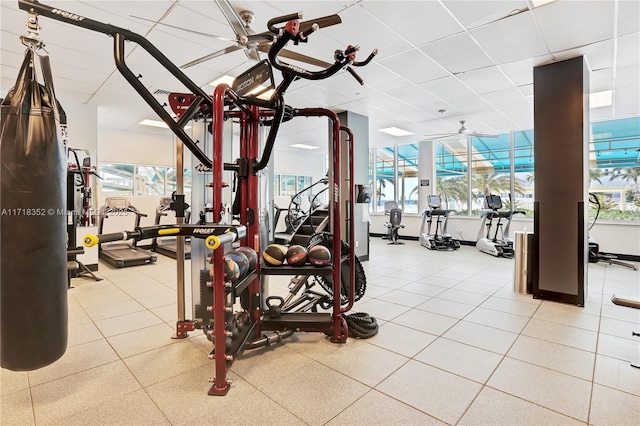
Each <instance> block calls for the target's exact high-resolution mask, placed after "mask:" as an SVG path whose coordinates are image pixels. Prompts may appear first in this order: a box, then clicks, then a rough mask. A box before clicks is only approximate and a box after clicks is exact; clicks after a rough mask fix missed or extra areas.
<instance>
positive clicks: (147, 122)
mask: <svg viewBox="0 0 640 426" xmlns="http://www.w3.org/2000/svg"><path fill="white" fill-rule="evenodd" d="M138 124H142V125H143V126H151V127H164V128H165V129H168V128H169V126H167V125H166V124H165V122H164V121H159V120H142V121H141V122H140V123H138Z"/></svg>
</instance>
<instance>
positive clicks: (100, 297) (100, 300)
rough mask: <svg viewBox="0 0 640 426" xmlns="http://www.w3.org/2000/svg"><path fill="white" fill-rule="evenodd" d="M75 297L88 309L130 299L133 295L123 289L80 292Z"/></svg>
mask: <svg viewBox="0 0 640 426" xmlns="http://www.w3.org/2000/svg"><path fill="white" fill-rule="evenodd" d="M75 298H76V300H77V301H78V303H80V305H81V306H82V307H83V308H84V309H88V308H92V307H94V306H102V305H108V304H110V303H116V302H123V301H125V300H130V299H131V296H129V295H128V294H127V293H125V292H124V291H122V290H117V291H110V292H108V293H99V294H87V295H85V294H79V295H76V296H75Z"/></svg>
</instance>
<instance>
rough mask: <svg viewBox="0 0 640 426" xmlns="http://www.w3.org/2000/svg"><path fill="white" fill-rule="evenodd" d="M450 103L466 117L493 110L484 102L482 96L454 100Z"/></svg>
mask: <svg viewBox="0 0 640 426" xmlns="http://www.w3.org/2000/svg"><path fill="white" fill-rule="evenodd" d="M449 103H450V104H451V105H453V106H454V107H455V108H456V109H457V110H458V111H461V112H462V113H463V114H464V115H471V114H475V113H476V112H480V111H485V110H487V109H490V108H491V104H489V103H488V102H487V101H485V100H483V99H482V98H481V97H480V96H470V97H468V98H457V99H452V100H450V101H449Z"/></svg>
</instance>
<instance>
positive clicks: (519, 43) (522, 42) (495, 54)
mask: <svg viewBox="0 0 640 426" xmlns="http://www.w3.org/2000/svg"><path fill="white" fill-rule="evenodd" d="M471 36H472V37H474V38H475V39H476V40H477V41H478V43H480V46H482V48H483V49H484V50H485V52H486V53H487V54H488V55H489V56H490V57H491V59H493V61H494V62H495V63H496V64H504V63H507V62H514V61H520V60H523V59H526V58H530V57H535V56H541V55H545V54H547V53H548V51H547V46H546V45H545V43H544V40H543V39H542V37H541V36H540V33H539V31H538V28H537V27H536V24H535V22H534V20H533V16H532V15H531V12H529V11H526V12H522V13H518V14H517V15H514V16H510V17H508V18H505V19H501V20H499V21H497V22H493V23H491V24H488V25H484V26H482V27H479V28H476V29H474V30H471Z"/></svg>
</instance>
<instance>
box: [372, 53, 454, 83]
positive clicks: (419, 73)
mask: <svg viewBox="0 0 640 426" xmlns="http://www.w3.org/2000/svg"><path fill="white" fill-rule="evenodd" d="M378 63H379V64H380V65H381V66H383V67H387V68H388V69H389V70H391V71H393V72H396V73H397V74H402V76H403V77H404V78H406V79H408V80H409V81H411V82H412V83H415V84H420V83H424V82H427V81H431V80H436V79H438V78H442V77H445V76H447V75H449V73H448V72H447V71H446V70H445V69H443V68H442V67H441V66H440V65H439V64H437V63H436V62H434V61H433V60H432V59H430V58H428V57H426V56H425V55H424V53H422V52H421V51H420V50H418V49H411V50H407V51H404V52H402V53H399V54H397V55H394V56H392V57H389V58H387V59H381V60H379V61H378Z"/></svg>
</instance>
